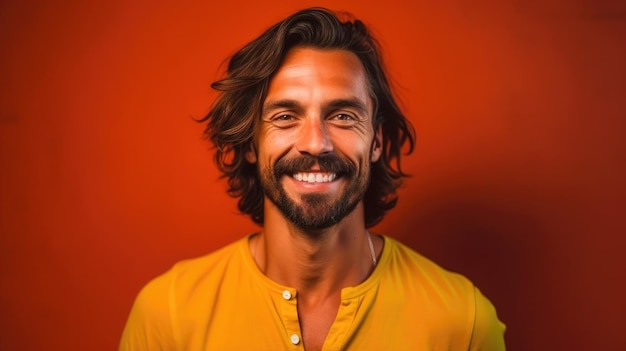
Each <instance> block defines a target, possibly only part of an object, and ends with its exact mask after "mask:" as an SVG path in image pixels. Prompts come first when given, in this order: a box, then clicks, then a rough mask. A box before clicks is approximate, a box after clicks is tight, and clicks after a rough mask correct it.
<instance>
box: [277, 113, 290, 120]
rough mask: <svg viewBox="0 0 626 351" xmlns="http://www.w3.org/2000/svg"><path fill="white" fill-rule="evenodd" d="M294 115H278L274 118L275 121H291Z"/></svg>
mask: <svg viewBox="0 0 626 351" xmlns="http://www.w3.org/2000/svg"><path fill="white" fill-rule="evenodd" d="M292 119H293V116H291V115H286V114H285V115H277V116H275V117H274V118H273V120H274V121H291V120H292Z"/></svg>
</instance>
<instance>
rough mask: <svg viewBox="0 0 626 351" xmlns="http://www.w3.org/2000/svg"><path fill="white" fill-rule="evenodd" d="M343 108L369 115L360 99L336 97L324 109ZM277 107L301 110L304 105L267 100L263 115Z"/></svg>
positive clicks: (286, 101) (286, 100)
mask: <svg viewBox="0 0 626 351" xmlns="http://www.w3.org/2000/svg"><path fill="white" fill-rule="evenodd" d="M341 108H353V109H356V110H358V112H359V113H361V114H363V115H367V113H368V109H367V105H366V104H365V103H364V102H362V101H361V100H359V99H356V98H355V99H335V100H331V101H330V102H328V103H326V104H325V106H324V110H329V111H332V110H336V109H341ZM276 109H290V110H301V109H302V106H301V105H300V103H298V102H297V101H295V100H288V99H285V100H275V101H269V102H266V103H265V104H264V105H263V110H262V111H261V113H262V115H266V114H268V113H269V112H270V111H272V110H276Z"/></svg>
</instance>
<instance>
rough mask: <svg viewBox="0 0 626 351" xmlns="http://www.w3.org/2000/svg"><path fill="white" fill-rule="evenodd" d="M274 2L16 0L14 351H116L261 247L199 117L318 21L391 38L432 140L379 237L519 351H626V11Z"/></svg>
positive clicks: (7, 330) (4, 327) (2, 298)
mask: <svg viewBox="0 0 626 351" xmlns="http://www.w3.org/2000/svg"><path fill="white" fill-rule="evenodd" d="M266 3H267V2H260V1H237V0H230V1H222V2H219V3H213V2H211V1H179V2H177V4H176V5H174V2H159V1H156V2H155V1H143V2H142V1H138V0H137V1H106V2H105V1H79V0H65V1H52V0H40V1H17V0H6V1H2V2H1V3H0V43H1V45H2V46H1V49H0V51H1V52H0V60H1V61H0V64H1V66H0V72H1V74H0V77H1V82H0V84H1V85H0V87H1V92H2V94H1V96H0V99H1V100H0V162H1V167H2V172H1V174H0V201H1V202H0V206H1V207H0V214H1V217H0V233H1V235H0V274H1V277H0V278H1V279H0V322H1V324H0V349H1V350H65V351H67V350H112V349H115V348H116V347H117V343H118V340H119V336H120V333H121V331H122V328H123V325H124V322H125V319H126V317H127V314H128V311H129V309H130V306H131V303H132V301H133V298H134V296H135V295H136V293H137V292H138V290H139V289H140V288H141V286H143V285H144V284H145V283H146V282H147V281H148V280H149V279H150V278H152V277H154V276H155V275H157V274H159V273H161V272H163V271H165V270H166V269H167V268H168V267H170V266H171V265H172V264H173V263H174V262H176V261H178V260H180V259H183V258H186V257H192V256H198V255H201V254H203V253H206V252H209V251H211V250H213V249H215V248H218V247H220V246H222V245H224V244H226V243H228V242H231V241H233V240H235V239H236V238H239V237H241V236H243V235H245V234H247V233H249V232H251V231H253V230H256V227H255V226H254V225H252V224H251V222H250V221H249V220H248V219H247V218H246V217H243V216H241V215H238V214H237V213H236V206H235V201H234V200H232V199H229V198H228V197H227V196H226V195H225V188H226V185H225V182H223V181H220V180H218V173H217V172H216V169H215V167H214V166H213V164H212V158H211V152H210V150H209V144H208V143H207V142H205V141H204V140H203V139H202V129H203V127H202V126H201V125H199V124H197V123H195V122H193V121H192V118H193V117H200V116H202V115H203V114H204V113H206V111H207V110H208V107H209V105H210V102H211V101H212V99H213V98H214V97H215V95H214V93H213V92H211V91H210V89H209V87H208V86H209V83H210V82H211V81H213V80H215V79H216V78H217V77H219V72H220V69H219V67H220V64H221V63H222V61H223V59H225V58H226V57H227V56H228V55H230V54H232V53H233V52H234V51H235V50H236V49H237V48H239V47H240V46H241V45H243V44H244V43H245V42H247V41H249V40H251V39H252V38H254V37H255V36H256V35H258V34H260V32H261V31H262V30H264V29H265V28H266V27H268V26H269V25H270V24H272V23H274V22H276V21H278V20H279V19H281V18H283V17H284V16H286V15H288V14H290V13H291V12H292V11H294V10H296V9H299V8H302V7H306V6H311V5H322V6H327V7H330V8H332V9H337V10H348V11H350V12H352V13H353V14H354V15H356V16H357V17H359V18H362V19H363V20H364V21H365V22H366V23H368V24H369V25H370V26H371V27H372V29H373V31H374V32H375V33H376V34H377V35H378V37H379V38H380V40H381V42H382V45H383V48H384V53H385V58H386V60H387V65H388V67H389V71H390V74H391V76H392V77H393V79H394V81H395V83H396V87H397V92H398V95H399V97H400V99H401V100H402V104H403V106H404V108H405V110H406V112H407V114H408V115H409V116H410V118H411V120H412V121H413V122H414V124H415V127H416V129H417V132H418V143H417V151H416V152H415V154H414V155H412V156H411V157H410V158H409V159H407V161H406V163H405V166H406V168H407V170H408V171H409V172H410V173H412V174H413V175H414V176H413V177H412V178H411V179H409V180H408V182H407V184H406V186H405V187H404V188H403V189H401V192H400V204H399V206H398V208H397V209H396V210H394V211H393V212H392V213H390V214H389V215H388V217H387V218H386V220H385V221H384V223H383V224H382V225H379V226H378V227H377V228H376V229H377V231H379V232H384V233H387V234H389V235H391V236H393V237H396V238H399V239H401V240H402V241H404V242H406V243H407V244H409V245H410V246H411V247H413V248H415V249H416V250H418V251H420V252H422V253H424V254H425V255H427V256H429V257H431V258H433V259H434V260H435V261H437V262H439V263H440V264H441V265H443V266H444V267H447V268H449V269H452V270H456V271H460V272H462V273H464V274H465V275H467V276H468V277H470V278H471V279H472V280H474V282H475V283H476V284H477V285H478V286H479V287H480V288H481V289H482V290H483V292H485V294H486V295H487V296H489V297H490V298H491V300H492V301H493V302H494V303H495V305H496V306H497V308H498V312H499V314H500V317H501V319H502V320H503V321H505V322H506V324H507V325H508V331H507V334H506V338H507V342H508V347H509V350H592V349H593V350H617V349H624V348H625V347H624V346H625V345H624V343H625V342H624V338H623V332H624V331H623V328H624V319H623V318H624V315H625V314H626V303H625V302H624V301H625V298H624V297H625V296H626V289H625V287H624V279H625V278H626V275H625V274H624V267H625V265H624V263H625V262H624V255H625V252H626V245H625V242H626V241H625V239H624V234H626V225H625V222H624V209H625V208H626V206H625V205H626V194H625V190H624V185H623V182H624V180H625V179H626V170H625V166H624V163H625V162H624V161H625V157H624V156H625V152H626V143H625V141H624V140H625V138H624V137H623V135H624V133H625V130H624V125H625V123H624V122H623V118H624V115H625V111H626V106H625V102H624V100H625V96H626V88H625V87H626V83H625V82H626V73H625V69H624V62H626V49H625V46H626V45H624V43H626V26H625V24H626V20H625V18H626V9H625V8H624V6H623V5H621V3H620V2H618V1H614V2H611V1H591V0H588V1H582V2H575V5H571V4H569V5H568V4H566V3H567V2H565V1H563V2H559V1H548V2H542V1H538V0H537V1H531V2H524V1H515V2H513V1H509V2H502V1H495V0H494V1H479V2H475V1H443V2H435V1H426V0H422V1H418V0H413V1H409V0H406V1H400V0H386V1H379V2H371V3H370V2H368V1H363V0H359V1H348V0H345V1H340V0H337V1H317V2H313V1H301V0H290V1H280V2H279V1H277V2H274V3H275V4H276V5H271V6H270V5H267V4H266ZM234 332H235V331H234ZM237 332H243V331H237Z"/></svg>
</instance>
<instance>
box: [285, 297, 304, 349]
mask: <svg viewBox="0 0 626 351" xmlns="http://www.w3.org/2000/svg"><path fill="white" fill-rule="evenodd" d="M296 297H297V293H296V291H295V290H291V289H286V290H283V291H282V293H281V297H280V299H281V300H282V301H281V303H280V305H281V312H282V313H281V315H282V317H283V323H284V326H285V331H286V336H287V337H288V338H289V344H291V345H293V347H295V348H296V349H302V337H301V335H302V334H301V331H300V321H299V320H298V302H297V299H296Z"/></svg>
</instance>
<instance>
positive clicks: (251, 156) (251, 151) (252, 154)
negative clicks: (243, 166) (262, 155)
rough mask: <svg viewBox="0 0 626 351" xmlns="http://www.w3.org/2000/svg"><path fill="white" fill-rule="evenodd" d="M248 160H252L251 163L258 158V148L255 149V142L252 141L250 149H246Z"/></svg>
mask: <svg viewBox="0 0 626 351" xmlns="http://www.w3.org/2000/svg"><path fill="white" fill-rule="evenodd" d="M246 161H248V162H250V163H256V161H257V158H256V150H255V149H254V143H252V142H251V143H250V147H249V148H248V151H246Z"/></svg>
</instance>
